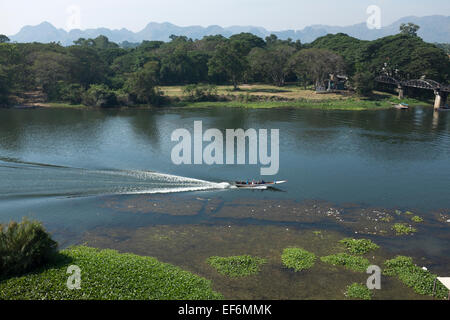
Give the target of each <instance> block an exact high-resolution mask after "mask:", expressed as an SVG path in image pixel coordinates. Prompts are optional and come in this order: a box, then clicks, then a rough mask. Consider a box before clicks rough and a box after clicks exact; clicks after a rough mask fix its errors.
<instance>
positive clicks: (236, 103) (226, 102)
mask: <svg viewBox="0 0 450 320" xmlns="http://www.w3.org/2000/svg"><path fill="white" fill-rule="evenodd" d="M185 88H186V86H163V87H160V91H161V93H162V94H163V96H164V97H165V103H164V104H163V105H162V106H156V105H135V106H123V107H120V106H119V107H114V108H155V107H163V108H164V107H166V108H170V107H175V108H214V107H232V108H248V109H270V108H310V109H323V110H354V111H362V110H381V109H388V108H392V107H393V105H395V104H399V103H406V104H408V105H410V106H412V107H414V106H431V105H432V103H431V102H430V101H420V100H417V99H413V98H404V99H398V97H397V96H396V95H394V94H391V93H386V92H379V91H375V92H374V93H373V95H372V97H361V96H358V95H356V94H355V93H352V92H348V91H342V92H332V93H316V92H315V91H314V90H312V89H310V88H309V89H304V88H301V87H298V86H295V85H288V86H285V87H282V88H280V87H276V86H270V85H242V86H240V88H239V89H238V90H234V89H233V87H232V86H218V87H217V92H216V94H215V95H214V96H212V97H203V98H201V99H190V98H189V97H187V96H186V94H185V93H184V89H185ZM88 107H89V106H86V105H83V104H76V105H74V104H70V103H67V102H42V101H39V102H29V103H24V104H20V105H19V106H18V107H17V108H21V109H28V108H30V109H33V108H88Z"/></svg>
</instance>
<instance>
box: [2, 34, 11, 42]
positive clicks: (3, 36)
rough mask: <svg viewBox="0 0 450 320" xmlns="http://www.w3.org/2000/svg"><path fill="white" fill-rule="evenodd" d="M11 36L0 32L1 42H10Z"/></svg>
mask: <svg viewBox="0 0 450 320" xmlns="http://www.w3.org/2000/svg"><path fill="white" fill-rule="evenodd" d="M9 41H10V40H9V38H8V37H7V36H5V35H4V34H0V43H7V42H9Z"/></svg>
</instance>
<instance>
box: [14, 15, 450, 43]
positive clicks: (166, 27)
mask: <svg viewBox="0 0 450 320" xmlns="http://www.w3.org/2000/svg"><path fill="white" fill-rule="evenodd" d="M407 22H413V23H415V24H418V25H419V26H420V27H421V28H420V30H419V36H420V37H422V38H423V39H424V40H425V41H428V42H440V43H450V16H438V15H435V16H426V17H414V16H411V17H404V18H402V19H400V20H398V21H396V22H394V23H393V24H391V25H388V26H386V27H383V28H381V29H375V30H370V29H368V28H367V27H366V24H365V23H360V24H355V25H351V26H345V27H337V26H327V25H314V26H309V27H306V28H304V29H303V30H285V31H268V30H266V29H264V28H261V27H254V26H232V27H227V28H223V27H220V26H215V25H213V26H209V27H202V26H189V27H180V26H176V25H174V24H171V23H168V22H165V23H155V22H151V23H149V24H148V25H147V26H146V27H145V28H144V29H143V30H141V31H139V32H136V33H135V32H132V31H130V30H127V29H120V30H110V29H106V28H98V29H87V30H78V29H76V30H71V31H70V32H67V31H65V30H63V29H57V28H55V27H54V26H53V25H51V24H50V23H48V22H43V23H41V24H39V25H37V26H26V27H23V28H22V30H20V32H19V33H17V34H16V35H13V36H10V38H11V41H16V42H34V41H36V42H43V43H48V42H53V41H54V42H61V44H63V45H71V44H72V43H73V41H75V40H77V39H79V38H86V39H87V38H95V37H97V36H99V35H104V36H106V37H108V38H109V39H110V40H111V41H114V42H117V43H120V42H122V41H129V42H141V41H143V40H162V41H168V40H169V37H170V35H172V34H175V35H179V36H187V37H189V38H193V39H201V38H203V37H204V36H205V35H216V34H222V35H223V36H225V37H229V36H231V35H233V34H237V33H241V32H251V33H253V34H255V35H257V36H259V37H262V38H264V37H266V36H268V35H270V34H272V33H273V34H276V35H277V36H278V37H279V38H281V39H287V38H291V39H293V40H300V41H301V42H303V43H308V42H312V41H314V40H315V39H316V38H318V37H321V36H324V35H326V34H328V33H339V32H342V33H346V34H348V35H350V36H353V37H355V38H359V39H362V40H374V39H377V38H380V37H384V36H388V35H393V34H396V33H398V30H399V26H400V24H401V23H407Z"/></svg>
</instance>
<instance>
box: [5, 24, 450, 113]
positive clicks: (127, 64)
mask: <svg viewBox="0 0 450 320" xmlns="http://www.w3.org/2000/svg"><path fill="white" fill-rule="evenodd" d="M8 40H9V39H7V37H1V36H0V42H2V43H0V104H7V103H10V102H11V100H12V97H14V96H17V95H20V93H23V92H26V91H31V90H36V89H38V90H41V91H43V92H44V93H45V94H46V96H47V99H48V100H49V101H65V102H69V103H72V104H79V103H83V104H86V105H93V106H115V105H135V104H156V105H157V104H162V103H163V102H164V97H163V96H162V94H161V93H160V92H159V90H158V86H161V85H184V84H196V83H204V84H233V85H234V87H235V88H237V87H238V85H239V84H240V83H270V84H274V85H277V86H283V85H284V84H285V83H286V82H297V83H299V85H301V86H305V87H306V86H309V85H314V86H317V85H321V84H323V82H324V81H325V80H326V79H328V77H329V75H330V74H345V75H347V76H349V78H350V83H351V85H352V87H353V88H354V89H356V90H357V91H358V92H359V93H360V94H369V93H370V92H371V90H372V89H373V87H374V82H373V78H374V77H375V75H377V74H379V73H380V72H385V73H390V74H392V75H395V76H396V77H397V78H405V79H407V78H419V77H421V76H423V75H425V76H426V77H427V78H430V79H433V80H436V81H439V82H447V81H448V79H449V75H450V63H449V58H448V56H447V54H446V53H445V52H444V51H443V50H442V49H441V48H438V47H437V46H436V45H434V44H430V43H426V42H424V41H423V40H422V39H420V38H419V37H417V35H416V34H415V32H414V31H413V32H412V33H411V32H404V30H403V31H402V32H401V33H400V34H398V35H395V36H389V37H385V38H382V39H378V40H375V41H362V40H358V39H356V38H352V37H350V36H348V35H345V34H336V35H327V36H325V37H322V38H319V39H317V40H316V41H314V42H312V43H310V44H302V43H300V42H299V41H296V42H294V41H292V40H280V39H278V38H277V37H276V36H274V35H272V36H269V37H267V38H266V39H262V38H259V37H257V36H255V35H253V34H250V33H241V34H238V35H234V36H231V37H230V38H225V37H223V36H220V35H217V36H206V37H204V38H203V39H201V40H192V39H188V38H187V37H183V36H172V37H171V41H170V42H161V41H144V42H142V43H141V44H140V45H139V46H137V47H130V48H121V47H119V45H117V44H116V43H113V42H110V41H109V40H108V38H106V37H104V36H100V37H98V38H96V39H79V40H77V41H75V42H74V45H72V46H69V47H63V46H61V45H59V44H56V43H50V44H42V43H24V44H21V43H17V44H16V43H14V44H12V43H8V42H9V41H8Z"/></svg>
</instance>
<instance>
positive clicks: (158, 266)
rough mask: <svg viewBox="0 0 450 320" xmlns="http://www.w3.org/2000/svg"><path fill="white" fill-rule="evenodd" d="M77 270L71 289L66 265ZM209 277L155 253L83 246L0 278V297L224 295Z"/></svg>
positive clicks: (177, 297) (180, 297)
mask: <svg viewBox="0 0 450 320" xmlns="http://www.w3.org/2000/svg"><path fill="white" fill-rule="evenodd" d="M70 265H76V266H78V267H79V268H80V269H81V289H79V290H77V289H75V290H69V289H68V288H67V285H66V284H67V280H68V277H69V276H70V274H67V273H66V272H67V268H68V266H70ZM222 298H223V297H222V295H221V294H219V293H217V292H214V291H213V290H212V289H211V282H210V281H209V280H206V279H204V278H201V277H199V276H197V275H194V274H192V273H190V272H187V271H184V270H182V269H180V268H178V267H175V266H173V265H170V264H166V263H162V262H159V261H158V260H157V259H155V258H151V257H142V256H137V255H133V254H120V253H118V252H117V251H114V250H99V249H94V248H89V247H84V246H79V247H73V248H70V249H67V250H63V251H61V252H60V254H59V256H58V258H57V259H56V261H55V263H54V264H53V265H52V266H48V267H47V268H43V269H41V270H39V271H36V272H33V273H30V274H27V275H24V276H21V277H14V278H9V279H6V280H3V281H1V282H0V300H1V299H4V300H6V299H21V300H22V299H24V300H28V299H31V300H42V299H51V300H81V299H82V300H84V299H101V300H153V299H160V300H185V299H186V300H199V299H200V300H205V299H208V300H209V299H222Z"/></svg>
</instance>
